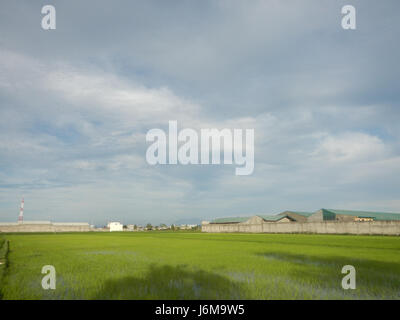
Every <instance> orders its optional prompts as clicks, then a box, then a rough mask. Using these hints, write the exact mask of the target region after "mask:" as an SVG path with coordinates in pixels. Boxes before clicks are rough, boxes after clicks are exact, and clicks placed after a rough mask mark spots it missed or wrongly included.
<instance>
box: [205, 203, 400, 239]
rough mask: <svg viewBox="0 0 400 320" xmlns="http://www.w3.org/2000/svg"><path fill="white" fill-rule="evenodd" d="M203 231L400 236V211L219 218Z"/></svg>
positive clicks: (332, 210) (293, 213) (303, 213)
mask: <svg viewBox="0 0 400 320" xmlns="http://www.w3.org/2000/svg"><path fill="white" fill-rule="evenodd" d="M202 231H203V232H252V233H330V234H387V235H400V214H398V213H387V212H370V211H354V210H336V209H320V210H318V211H316V212H303V211H284V212H282V213H280V214H277V215H253V216H247V217H232V218H218V219H214V220H212V221H211V222H208V221H203V222H202Z"/></svg>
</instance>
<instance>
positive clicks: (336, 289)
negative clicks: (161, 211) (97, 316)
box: [0, 232, 400, 299]
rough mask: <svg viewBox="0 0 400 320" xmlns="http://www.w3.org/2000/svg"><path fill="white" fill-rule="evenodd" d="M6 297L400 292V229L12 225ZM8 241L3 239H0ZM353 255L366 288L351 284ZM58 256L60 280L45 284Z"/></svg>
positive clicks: (370, 295) (382, 295)
mask: <svg viewBox="0 0 400 320" xmlns="http://www.w3.org/2000/svg"><path fill="white" fill-rule="evenodd" d="M2 237H3V238H7V239H8V240H9V253H8V256H7V259H8V265H7V268H6V270H5V274H4V277H3V281H2V282H0V285H1V287H0V290H1V295H2V298H3V299H400V238H399V237H384V236H350V235H348V236H346V235H304V234H303V235H301V234H297V235H294V234H293V235H290V234H283V235H278V234H203V233H193V232H191V233H189V232H187V233H185V232H143V233H128V232H125V233H74V234H72V233H70V234H6V235H3V236H2ZM0 242H2V241H1V240H0ZM348 264H350V265H353V266H354V267H355V268H356V271H357V289H356V290H343V289H342V287H341V280H342V277H343V276H344V275H343V274H341V269H342V267H343V266H344V265H348ZM44 265H53V266H54V267H55V268H56V271H57V288H56V290H43V289H42V287H41V279H42V277H43V276H44V275H42V274H41V268H42V266H44Z"/></svg>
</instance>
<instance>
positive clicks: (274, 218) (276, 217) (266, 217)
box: [257, 214, 286, 221]
mask: <svg viewBox="0 0 400 320" xmlns="http://www.w3.org/2000/svg"><path fill="white" fill-rule="evenodd" d="M257 217H260V218H261V219H264V220H265V221H278V220H281V219H283V218H285V217H286V216H285V215H279V214H278V215H271V216H270V215H265V214H262V215H257Z"/></svg>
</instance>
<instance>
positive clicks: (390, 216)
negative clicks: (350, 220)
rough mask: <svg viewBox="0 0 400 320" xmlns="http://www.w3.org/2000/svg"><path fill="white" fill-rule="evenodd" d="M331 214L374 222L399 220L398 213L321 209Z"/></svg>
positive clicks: (399, 215) (399, 214)
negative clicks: (369, 219)
mask: <svg viewBox="0 0 400 320" xmlns="http://www.w3.org/2000/svg"><path fill="white" fill-rule="evenodd" d="M322 210H325V211H327V212H330V213H333V214H342V215H348V216H354V217H362V218H374V219H375V220H400V213H392V212H373V211H356V210H338V209H322Z"/></svg>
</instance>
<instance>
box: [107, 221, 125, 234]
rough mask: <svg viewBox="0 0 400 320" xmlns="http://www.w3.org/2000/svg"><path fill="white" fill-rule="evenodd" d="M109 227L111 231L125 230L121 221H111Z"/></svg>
mask: <svg viewBox="0 0 400 320" xmlns="http://www.w3.org/2000/svg"><path fill="white" fill-rule="evenodd" d="M107 227H108V228H109V229H110V232H113V231H124V225H123V224H122V223H120V222H110V223H108V225H107Z"/></svg>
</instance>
